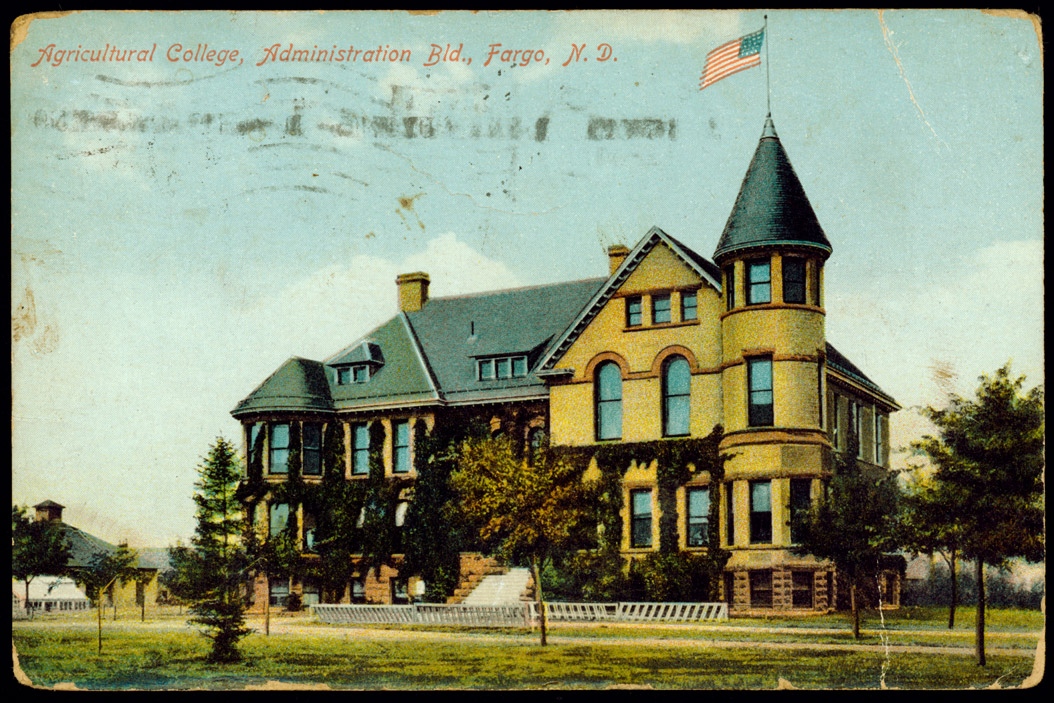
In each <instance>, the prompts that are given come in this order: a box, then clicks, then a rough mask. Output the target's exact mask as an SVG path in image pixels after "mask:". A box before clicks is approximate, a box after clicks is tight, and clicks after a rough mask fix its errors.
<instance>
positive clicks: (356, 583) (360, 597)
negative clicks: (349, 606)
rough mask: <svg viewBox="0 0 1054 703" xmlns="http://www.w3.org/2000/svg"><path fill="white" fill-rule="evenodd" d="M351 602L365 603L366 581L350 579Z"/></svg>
mask: <svg viewBox="0 0 1054 703" xmlns="http://www.w3.org/2000/svg"><path fill="white" fill-rule="evenodd" d="M351 602H352V603H365V602H366V579H365V578H360V579H352V580H351Z"/></svg>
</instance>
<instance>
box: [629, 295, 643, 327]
mask: <svg viewBox="0 0 1054 703" xmlns="http://www.w3.org/2000/svg"><path fill="white" fill-rule="evenodd" d="M640 300H641V299H640V296H639V295H635V296H633V297H631V298H626V327H640V326H641V325H642V324H643V323H644V317H643V313H642V312H641V302H640Z"/></svg>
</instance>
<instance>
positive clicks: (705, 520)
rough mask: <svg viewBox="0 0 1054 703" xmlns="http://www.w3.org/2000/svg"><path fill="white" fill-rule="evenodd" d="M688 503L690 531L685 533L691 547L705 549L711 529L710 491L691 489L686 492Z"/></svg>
mask: <svg viewBox="0 0 1054 703" xmlns="http://www.w3.org/2000/svg"><path fill="white" fill-rule="evenodd" d="M685 500H686V502H687V503H688V506H687V508H688V509H687V510H686V511H685V514H686V515H687V516H688V529H687V530H686V531H685V535H686V544H687V545H688V546H689V547H705V546H706V541H707V537H708V535H709V532H710V530H709V527H710V489H709V488H689V489H687V490H686V491H685Z"/></svg>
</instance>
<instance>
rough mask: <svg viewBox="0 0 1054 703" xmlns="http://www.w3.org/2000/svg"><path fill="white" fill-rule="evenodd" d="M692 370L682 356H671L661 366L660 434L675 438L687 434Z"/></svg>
mask: <svg viewBox="0 0 1054 703" xmlns="http://www.w3.org/2000/svg"><path fill="white" fill-rule="evenodd" d="M691 397H692V370H691V367H689V366H688V360H687V359H685V358H684V357H683V356H672V357H670V358H669V359H667V360H666V361H665V362H663V365H662V434H663V436H665V437H677V436H681V435H686V434H689V429H688V421H689V418H690V416H691V409H690V408H691V402H690V401H691Z"/></svg>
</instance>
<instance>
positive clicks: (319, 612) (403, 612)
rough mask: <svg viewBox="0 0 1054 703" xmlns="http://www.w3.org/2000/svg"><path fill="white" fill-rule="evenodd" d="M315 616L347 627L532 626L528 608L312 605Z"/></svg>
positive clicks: (421, 604) (454, 605) (415, 604)
mask: <svg viewBox="0 0 1054 703" xmlns="http://www.w3.org/2000/svg"><path fill="white" fill-rule="evenodd" d="M311 609H312V612H313V613H314V615H315V617H317V618H318V619H319V620H321V621H322V622H325V623H330V624H335V625H343V624H357V625H369V624H385V625H391V624H430V625H468V626H475V627H509V626H513V627H524V626H526V625H527V624H528V620H527V608H526V606H524V605H464V604H461V603H456V604H453V605H443V604H439V603H413V604H411V605H347V604H339V605H329V604H326V605H323V604H319V605H312V606H311Z"/></svg>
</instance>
